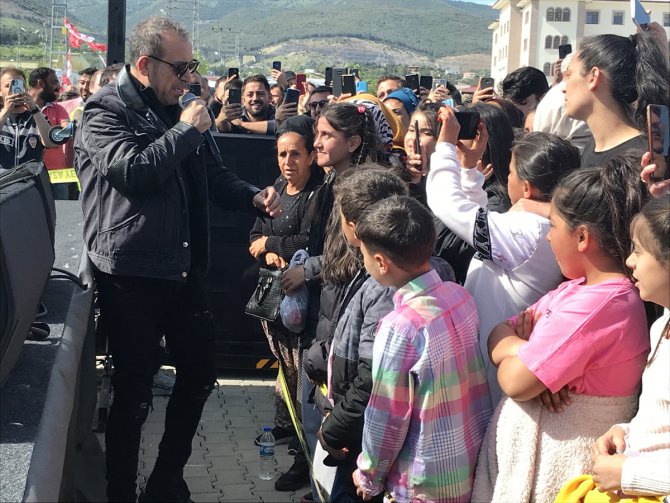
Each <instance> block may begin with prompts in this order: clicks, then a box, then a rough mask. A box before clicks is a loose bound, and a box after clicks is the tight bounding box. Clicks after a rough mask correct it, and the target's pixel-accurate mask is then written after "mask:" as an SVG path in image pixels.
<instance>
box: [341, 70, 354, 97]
mask: <svg viewBox="0 0 670 503" xmlns="http://www.w3.org/2000/svg"><path fill="white" fill-rule="evenodd" d="M342 94H351V95H352V96H353V95H354V94H356V76H355V75H354V74H353V73H350V74H346V75H342Z"/></svg>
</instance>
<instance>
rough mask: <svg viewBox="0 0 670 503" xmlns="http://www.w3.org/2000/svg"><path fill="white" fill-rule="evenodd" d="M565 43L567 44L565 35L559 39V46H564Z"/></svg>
mask: <svg viewBox="0 0 670 503" xmlns="http://www.w3.org/2000/svg"><path fill="white" fill-rule="evenodd" d="M567 43H568V37H566V36H565V35H563V36H562V37H561V45H565V44H567Z"/></svg>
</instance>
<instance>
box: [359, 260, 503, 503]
mask: <svg viewBox="0 0 670 503" xmlns="http://www.w3.org/2000/svg"><path fill="white" fill-rule="evenodd" d="M393 302H394V310H393V311H392V312H391V313H389V314H388V315H387V316H385V317H384V318H383V319H382V320H381V322H380V323H379V329H378V332H377V335H376V337H375V342H374V349H373V359H372V378H373V386H372V395H371V396H370V402H369V405H368V407H367V409H366V411H365V428H364V430H363V445H362V447H363V451H362V453H361V454H360V456H359V457H358V470H357V471H356V472H355V473H354V477H355V478H356V480H357V481H358V482H359V484H360V485H361V486H362V488H363V489H364V490H365V492H366V493H368V494H370V495H376V494H379V493H380V492H382V491H383V489H384V487H385V488H386V489H387V490H388V491H389V492H390V493H391V494H392V495H393V496H394V498H395V499H396V500H397V501H398V502H399V503H402V502H406V501H431V502H461V501H463V502H466V501H469V500H470V493H471V491H472V482H473V477H474V469H475V463H476V461H477V454H478V452H479V446H480V444H481V442H482V439H483V437H484V432H485V430H486V426H487V424H488V421H489V418H490V416H491V400H490V396H489V388H488V384H487V381H486V371H485V369H484V363H483V360H482V356H481V352H480V350H479V342H478V329H479V320H478V317H477V308H476V306H475V303H474V300H473V299H472V297H471V296H470V294H469V293H468V292H467V290H465V289H464V288H462V287H460V286H459V285H457V284H455V283H451V282H444V283H443V282H442V281H441V280H440V277H439V276H438V274H437V273H436V272H435V271H434V270H431V271H429V272H427V273H426V274H424V275H422V276H420V277H418V278H416V279H414V280H413V281H410V282H409V283H408V284H407V285H405V286H403V287H402V288H400V289H399V290H398V291H397V292H396V293H395V295H394V297H393Z"/></svg>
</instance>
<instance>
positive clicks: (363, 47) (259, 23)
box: [0, 0, 496, 65]
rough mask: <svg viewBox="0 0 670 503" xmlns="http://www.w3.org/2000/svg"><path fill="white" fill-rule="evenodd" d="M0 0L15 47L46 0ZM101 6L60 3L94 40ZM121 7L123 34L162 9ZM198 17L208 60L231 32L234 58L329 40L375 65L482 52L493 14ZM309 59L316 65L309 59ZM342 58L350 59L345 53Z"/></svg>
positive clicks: (367, 5)
mask: <svg viewBox="0 0 670 503" xmlns="http://www.w3.org/2000/svg"><path fill="white" fill-rule="evenodd" d="M0 1H1V3H2V10H3V15H2V18H3V19H2V30H1V31H3V32H5V33H4V37H3V35H0V38H2V40H0V41H1V42H2V43H3V45H4V44H12V43H13V44H16V42H15V41H16V39H17V35H16V29H17V26H24V27H26V26H27V28H28V29H29V28H30V27H31V24H32V23H35V25H36V27H37V28H41V20H45V15H44V13H47V12H50V1H49V0H21V1H20V2H19V1H17V0H0ZM185 4H187V2H181V3H180V5H181V6H184V5H185ZM106 9H107V4H106V1H105V0H69V1H68V16H69V17H70V18H71V19H72V20H73V22H75V23H77V25H78V26H79V27H80V29H82V30H84V29H87V30H88V33H90V34H91V35H93V36H95V37H96V38H97V39H98V40H100V41H104V40H105V39H106V29H107V26H106V22H107V19H106V18H107V16H106ZM126 9H127V15H128V23H127V31H128V32H130V30H132V28H133V26H134V25H135V24H136V23H137V22H138V21H140V20H141V19H144V18H146V17H148V16H150V15H153V14H160V13H161V11H162V12H165V11H166V10H167V2H165V1H164V0H160V1H158V0H153V1H152V0H149V1H140V0H127V4H126ZM189 15H190V13H188V12H187V11H181V13H180V14H175V15H174V16H173V17H180V16H181V17H182V20H183V21H182V22H183V24H184V25H185V26H186V27H187V28H189V29H190V27H191V21H190V19H188V16H189ZM199 18H200V23H199V29H200V44H199V45H200V48H201V49H202V53H203V54H205V55H207V56H208V57H209V59H215V58H213V57H212V56H213V54H215V53H216V51H217V50H221V48H222V46H223V50H224V51H225V50H226V48H228V49H229V48H230V44H231V43H233V42H234V38H235V37H234V35H233V34H234V33H237V34H239V35H238V36H239V44H240V52H241V53H242V54H260V53H265V54H267V53H268V48H271V47H276V46H279V47H283V48H284V49H285V50H287V51H289V52H306V53H309V52H310V51H311V50H312V49H315V51H316V52H317V53H321V52H322V49H323V46H326V47H327V46H328V45H331V46H333V45H335V43H336V42H335V41H337V45H338V46H341V45H342V44H344V46H345V47H343V48H342V50H341V51H340V52H342V53H348V54H350V55H353V56H354V57H356V58H361V62H365V63H370V64H375V63H377V64H380V65H383V64H389V63H390V64H396V63H397V64H406V63H404V62H406V61H410V60H418V59H422V60H427V61H430V62H435V61H436V60H437V59H438V58H444V57H448V56H457V55H469V54H490V50H491V35H490V33H489V31H488V29H487V27H488V25H489V24H490V23H491V21H492V20H494V19H495V18H496V12H495V11H493V9H491V8H490V7H488V6H484V5H479V4H474V3H469V2H457V1H452V0H412V1H411V2H407V1H404V0H386V1H385V2H383V3H381V2H379V1H377V0H328V1H326V0H253V1H251V2H249V1H248V0H226V1H225V2H223V1H218V0H200V7H199ZM19 23H20V24H19ZM38 23H39V24H38ZM29 31H30V30H29ZM4 38H9V40H4ZM365 41H367V42H369V43H370V44H366V43H364V42H365ZM29 43H30V42H29ZM33 43H36V42H35V41H33ZM279 44H281V45H279ZM226 46H227V47H226ZM380 51H381V52H380ZM270 52H274V51H270ZM326 54H327V51H326ZM313 59H315V60H321V58H320V57H318V56H317V55H316V54H315V55H314V58H313ZM343 59H348V60H349V61H351V60H352V59H351V58H350V57H347V56H346V55H345V56H343ZM401 62H402V63H401Z"/></svg>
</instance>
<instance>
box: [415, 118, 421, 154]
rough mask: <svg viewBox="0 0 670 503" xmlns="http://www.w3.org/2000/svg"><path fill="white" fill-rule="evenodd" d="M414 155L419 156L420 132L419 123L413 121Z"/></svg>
mask: <svg viewBox="0 0 670 503" xmlns="http://www.w3.org/2000/svg"><path fill="white" fill-rule="evenodd" d="M414 153H415V154H419V155H421V130H420V129H419V121H414Z"/></svg>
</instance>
